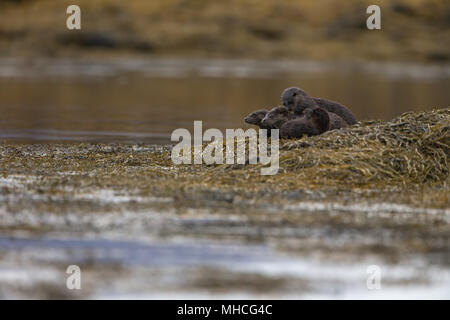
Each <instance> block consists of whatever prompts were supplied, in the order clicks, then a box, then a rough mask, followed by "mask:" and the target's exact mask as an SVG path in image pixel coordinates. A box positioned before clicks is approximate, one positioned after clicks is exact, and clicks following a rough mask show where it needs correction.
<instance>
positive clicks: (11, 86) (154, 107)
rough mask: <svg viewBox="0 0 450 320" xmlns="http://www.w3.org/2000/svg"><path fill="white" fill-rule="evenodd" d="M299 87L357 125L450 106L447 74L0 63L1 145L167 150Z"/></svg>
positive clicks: (362, 67)
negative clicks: (182, 134)
mask: <svg viewBox="0 0 450 320" xmlns="http://www.w3.org/2000/svg"><path fill="white" fill-rule="evenodd" d="M292 85H296V86H299V87H302V88H303V89H305V90H306V91H307V92H309V93H310V94H311V95H313V96H320V97H326V98H328V99H332V100H336V101H339V102H341V103H343V104H345V105H347V106H348V107H349V108H351V110H353V111H354V113H355V115H356V116H357V118H358V119H374V118H378V119H384V120H388V119H391V118H393V117H395V116H398V115H400V114H402V113H403V112H406V111H411V110H414V111H418V110H427V109H432V108H439V107H441V108H442V107H446V106H448V104H449V101H450V92H449V91H448V90H447V89H448V88H449V87H450V67H448V66H427V65H407V64H375V63H369V64H367V63H365V64H357V63H353V64H349V63H325V62H322V63H320V62H295V61H267V62H262V61H259V62H258V61H248V60H244V61H240V60H175V59H172V60H170V59H160V60H117V61H111V62H108V61H106V62H105V61H83V60H37V61H22V60H14V59H7V60H1V61H0V114H1V117H0V139H7V140H15V141H30V140H31V141H68V142H70V141H101V142H145V143H167V142H169V137H170V133H171V132H172V131H173V130H174V129H176V128H187V129H189V130H192V126H193V121H194V120H203V127H204V128H219V129H222V130H223V129H225V128H240V127H243V126H244V127H245V126H246V125H245V124H244V123H243V120H242V119H243V118H244V116H245V115H247V114H248V113H249V112H251V111H253V110H256V109H259V108H267V107H271V106H275V105H277V104H278V103H279V100H280V99H279V97H280V93H281V92H282V90H283V89H284V88H286V87H289V86H292Z"/></svg>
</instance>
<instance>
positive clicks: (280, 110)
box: [261, 106, 298, 129]
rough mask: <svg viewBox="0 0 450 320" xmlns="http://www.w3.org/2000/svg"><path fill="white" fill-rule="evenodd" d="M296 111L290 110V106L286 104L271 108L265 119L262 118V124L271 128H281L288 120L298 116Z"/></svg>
mask: <svg viewBox="0 0 450 320" xmlns="http://www.w3.org/2000/svg"><path fill="white" fill-rule="evenodd" d="M296 117H298V116H296V115H295V114H294V113H292V112H290V111H289V110H288V108H286V107H284V106H278V107H275V108H273V109H271V110H270V111H269V112H268V113H267V114H266V116H265V117H264V119H262V121H261V124H262V125H264V126H265V127H267V128H270V129H280V127H281V126H282V125H283V123H285V122H286V121H289V120H292V119H294V118H296Z"/></svg>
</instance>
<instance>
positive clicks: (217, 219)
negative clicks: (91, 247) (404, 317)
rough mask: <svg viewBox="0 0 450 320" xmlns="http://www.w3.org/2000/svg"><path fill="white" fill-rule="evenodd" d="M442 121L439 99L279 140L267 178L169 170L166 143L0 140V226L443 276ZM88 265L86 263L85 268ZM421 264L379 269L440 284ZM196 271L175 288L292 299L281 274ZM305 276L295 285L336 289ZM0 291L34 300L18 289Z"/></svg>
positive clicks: (446, 145)
mask: <svg viewBox="0 0 450 320" xmlns="http://www.w3.org/2000/svg"><path fill="white" fill-rule="evenodd" d="M449 128H450V109H449V108H447V109H441V110H434V111H429V112H421V113H406V114H403V115H402V116H400V117H397V118H395V119H393V120H392V121H389V122H381V121H369V122H363V123H359V124H357V125H354V126H352V127H350V128H346V129H343V130H338V131H332V132H327V133H325V134H323V135H320V136H315V137H308V138H303V139H299V140H280V171H279V173H278V174H276V175H273V176H262V175H260V165H210V166H207V165H173V163H172V161H171V158H170V154H171V147H170V146H155V145H143V144H141V145H127V144H10V143H6V142H4V143H3V144H2V147H1V159H0V168H1V169H0V170H1V171H0V200H1V201H0V232H1V234H2V235H3V236H5V235H10V236H15V235H16V234H20V235H23V234H31V235H32V236H33V237H36V236H39V235H47V236H50V235H52V234H53V235H55V234H59V235H60V234H61V233H62V234H64V235H65V236H70V235H72V236H75V237H81V238H85V237H86V236H87V235H92V234H97V235H101V237H103V238H108V237H110V236H114V237H117V236H119V238H120V239H135V240H136V239H138V240H143V239H160V240H161V239H165V240H168V239H172V240H174V239H179V238H180V237H182V239H184V241H186V239H188V240H189V239H190V240H207V241H225V240H226V241H232V242H237V243H240V244H244V243H263V244H266V245H269V246H270V247H272V248H276V250H277V252H284V253H288V254H291V255H295V256H297V257H299V256H300V257H303V258H305V259H309V260H307V261H310V260H311V259H313V258H312V257H314V259H319V262H318V265H321V264H322V263H323V261H326V262H327V263H330V261H331V262H332V261H340V262H341V263H342V261H345V262H346V263H350V264H356V263H364V262H363V261H368V259H369V258H371V257H372V258H373V257H376V258H377V259H380V260H378V261H384V262H385V263H390V264H396V263H399V264H401V265H406V266H410V265H415V264H414V263H415V262H414V261H417V259H419V260H420V261H422V260H423V261H425V263H426V264H425V265H434V266H440V268H443V270H444V271H445V270H447V271H448V268H449V267H448V266H449V265H450V261H449V260H448V257H449V254H448V253H449V250H450V236H449V235H450V210H449V203H450V200H449V181H450V180H449V166H448V156H449V151H450V131H449ZM0 248H1V246H0ZM10 255H13V257H15V256H14V253H13V252H10V253H8V255H3V258H0V266H2V265H5V264H6V265H9V264H10V261H12V260H11V259H15V258H11V257H9V256H10ZM8 257H9V258H8ZM32 257H33V255H31V260H29V259H30V258H29V256H27V255H25V256H23V257H22V258H21V260H20V261H22V263H24V265H25V266H29V265H35V266H36V265H37V268H45V267H47V266H48V263H49V262H48V261H47V260H45V259H50V258H48V257H51V256H48V257H47V256H45V255H44V257H47V258H45V259H44V258H40V259H41V260H42V259H44V260H45V261H47V262H45V261H44V262H42V261H41V260H39V259H37V260H36V259H35V258H32ZM318 257H321V258H318ZM16 258H17V257H16ZM5 259H6V260H5ZM33 259H34V260H33ZM314 259H313V260H311V261H315V260H314ZM320 259H325V260H320ZM36 261H37V262H36ZM39 261H41V262H39ZM58 261H59V260H58ZM320 261H322V262H320ZM94 262H95V261H94ZM18 263H19V265H20V262H18ZM27 263H28V264H27ZM46 263H47V264H46ZM52 263H53V262H51V264H52ZM55 263H56V265H59V264H60V263H61V262H60V261H59V262H55ZM55 263H53V264H52V265H54V264H55ZM86 263H87V266H85V269H89V267H88V266H91V267H92V266H93V262H92V261H87V262H86ZM332 263H333V262H332ZM94 265H95V263H94ZM281 265H283V264H281ZM333 266H334V264H333ZM422 266H423V265H422ZM14 268H17V265H15V266H14ZM414 268H416V267H414ZM417 268H418V269H417V270H416V269H414V270H416V271H417V273H415V275H412V276H408V277H406V278H403V280H398V279H397V280H395V279H393V278H392V279H391V280H389V275H386V277H387V280H386V281H388V282H389V281H393V282H394V283H397V284H399V282H398V281H400V282H401V283H400V284H405V283H406V284H411V283H412V284H417V285H419V284H423V283H428V282H430V281H431V282H433V281H434V280H433V279H434V278H433V276H432V275H429V276H428V275H424V273H423V272H424V271H423V268H422V267H417ZM89 270H91V271H90V272H93V274H95V277H94V276H93V277H94V278H95V279H98V277H101V275H105V277H107V276H106V274H108V272H112V275H111V277H113V278H114V279H116V277H117V274H116V272H119V271H117V270H116V269H114V267H113V268H112V269H107V271H105V268H104V267H102V268H101V271H98V270H97V269H95V267H93V269H89ZM108 270H109V271H108ZM196 270H197V271H198V273H195V276H194V275H192V274H191V273H185V272H188V271H186V270H185V271H183V272H181V273H179V274H178V277H181V282H177V283H176V284H174V287H172V289H174V290H181V289H180V288H181V287H182V289H186V287H183V286H184V285H185V284H186V279H184V278H183V274H184V275H185V277H194V278H195V279H197V278H196V277H198V276H199V275H201V277H200V278H198V279H197V280H192V279H191V278H189V279H190V281H193V282H189V283H190V284H189V285H187V286H188V289H187V290H191V289H192V288H194V289H196V290H197V289H198V290H204V289H205V288H206V289H207V290H208V291H211V290H212V291H214V290H219V291H220V290H224V287H223V286H225V287H226V289H230V290H231V289H233V288H234V289H236V288H238V289H239V288H240V289H243V290H246V291H247V292H258V290H260V288H261V286H264V285H265V284H266V285H267V286H269V287H271V288H273V290H275V291H277V290H279V291H277V292H283V294H288V292H290V291H289V290H294V291H292V293H295V294H298V291H296V290H298V289H295V288H294V289H293V286H294V287H295V285H293V283H295V282H292V279H291V278H289V276H280V277H279V278H276V279H277V280H274V278H273V277H270V276H261V275H259V276H255V277H250V278H249V276H248V273H244V274H240V273H233V272H231V271H229V270H228V271H224V270H222V269H221V271H218V270H217V269H214V268H213V269H211V270H210V272H208V271H205V270H204V269H200V271H199V270H198V269H196ZM427 270H431V269H427ZM169 271H170V270H164V271H161V272H163V274H166V273H167V272H169ZM197 271H195V272H197ZM105 272H106V273H105ZM127 272H129V271H127ZM136 272H137V271H136ZM189 272H191V271H189ZM430 272H431V271H430ZM130 274H131V273H124V274H122V275H124V276H125V277H126V276H127V275H128V277H130V276H131V275H130ZM133 274H136V273H133ZM245 274H247V275H245ZM136 277H138V279H139V276H138V275H137V276H136ZM261 277H262V278H261ZM302 277H303V278H302ZM302 277H301V279H300V280H301V281H300V280H299V281H300V282H301V284H299V286H300V285H301V287H302V288H304V287H305V286H306V287H309V288H312V289H311V290H312V291H314V290H316V289H317V290H319V291H320V290H324V289H323V288H330V286H328V287H327V286H323V283H322V282H320V281H319V284H317V283H316V280H313V279H310V278H308V277H307V276H302ZM253 278H254V279H253ZM111 279H112V278H111ZM151 279H153V280H152V281H156V280H155V279H156V278H151ZM158 279H159V278H158ZM161 279H162V278H161ZM183 279H184V280H183ZM251 279H253V280H251ZM297 280H298V279H297ZM95 281H97V280H95ZM105 281H106V282H105V285H106V283H108V281H110V280H105ZM139 281H140V280H139ZM139 281H137V283H139ZM149 281H150V280H149ZM158 281H159V280H158ZM161 281H163V280H161ZM205 281H206V282H205ZM317 281H318V280H317ZM333 281H334V280H333ZM336 281H338V282H339V281H340V280H339V279H338V280H336ZM364 281H365V280H364ZM396 281H397V282H396ZM437 281H438V282H437V283H442V282H439V281H441V280H437ZM95 283H97V282H95ZM125 283H129V281H128V282H127V281H126V282H125ZM226 283H228V284H227V285H225V284H226ZM385 283H386V282H385ZM41 285H42V286H46V288H47V287H48V283H42V281H41V282H39V283H38V284H37V286H41ZM364 285H365V282H364ZM2 286H3V288H13V289H11V290H15V291H14V292H16V293H17V292H22V293H21V294H23V295H22V296H30V295H29V294H28V293H26V292H28V291H26V289H23V288H18V287H17V286H14V285H11V284H9V285H8V286H12V287H8V286H7V285H6V284H5V283H3V284H2ZM180 286H181V287H180ZM87 287H88V289H87V291H85V293H86V292H88V293H89V294H90V293H92V292H95V286H91V287H90V288H91V289H92V290H93V291H89V290H90V289H89V284H87ZM331 287H333V285H331ZM36 288H38V287H36ZM36 288H35V289H36ZM152 288H153V287H152ZM320 288H322V289H320ZM53 289H54V288H53ZM53 289H48V290H47V289H45V290H43V291H42V290H41V291H39V289H36V290H37V291H36V292H41V293H36V295H33V297H42V294H45V295H46V296H51V297H61V296H65V295H67V294H68V293H67V292H63V293H61V292H59V291H57V292H56V293H55V292H54V290H53ZM5 290H6V289H5ZM21 290H22V291H21ZM23 290H25V291H23ZM252 290H253V291H252ZM302 290H303V289H302ZM305 290H306V289H305ZM308 290H309V289H308ZM6 292H9V291H6ZM220 292H223V291H220ZM302 292H303V291H302ZM305 292H306V291H305ZM417 292H419V291H417ZM18 296H21V295H20V294H19V295H18ZM288 296H289V295H288ZM253 297H254V296H253Z"/></svg>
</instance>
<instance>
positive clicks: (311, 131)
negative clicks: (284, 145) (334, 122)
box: [280, 108, 330, 139]
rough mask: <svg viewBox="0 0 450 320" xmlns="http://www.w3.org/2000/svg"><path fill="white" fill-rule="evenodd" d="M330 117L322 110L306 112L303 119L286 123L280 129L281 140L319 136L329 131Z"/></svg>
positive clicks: (308, 110)
mask: <svg viewBox="0 0 450 320" xmlns="http://www.w3.org/2000/svg"><path fill="white" fill-rule="evenodd" d="M329 127H330V117H329V115H328V112H327V111H326V110H324V109H322V108H315V109H311V108H308V109H306V110H305V112H304V115H303V116H302V117H298V118H295V119H294V120H289V121H286V122H285V123H284V124H283V125H282V126H281V127H280V138H282V139H289V138H301V137H303V135H307V136H308V137H310V136H317V135H319V134H322V133H324V132H325V131H327V130H329Z"/></svg>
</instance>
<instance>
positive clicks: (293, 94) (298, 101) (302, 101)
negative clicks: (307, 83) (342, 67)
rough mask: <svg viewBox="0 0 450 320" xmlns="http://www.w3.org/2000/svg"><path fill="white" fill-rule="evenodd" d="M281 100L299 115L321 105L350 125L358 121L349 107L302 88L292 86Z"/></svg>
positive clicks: (285, 91) (284, 92)
mask: <svg viewBox="0 0 450 320" xmlns="http://www.w3.org/2000/svg"><path fill="white" fill-rule="evenodd" d="M281 101H282V103H283V105H284V106H285V107H287V108H288V109H289V110H292V111H294V112H295V113H296V114H298V115H302V114H303V111H304V110H305V109H307V108H315V107H320V108H323V109H325V110H327V111H328V112H331V113H334V114H336V115H338V116H339V117H341V118H342V119H343V120H344V121H345V122H346V123H347V124H349V125H353V124H355V123H357V121H356V118H355V116H354V115H353V113H352V112H351V111H350V110H349V109H348V108H347V107H345V106H343V105H342V104H340V103H337V102H334V101H330V100H327V99H323V98H313V97H311V96H309V95H308V94H307V93H306V92H305V91H303V90H302V89H300V88H296V87H291V88H287V89H286V90H284V91H283V93H282V94H281Z"/></svg>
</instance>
